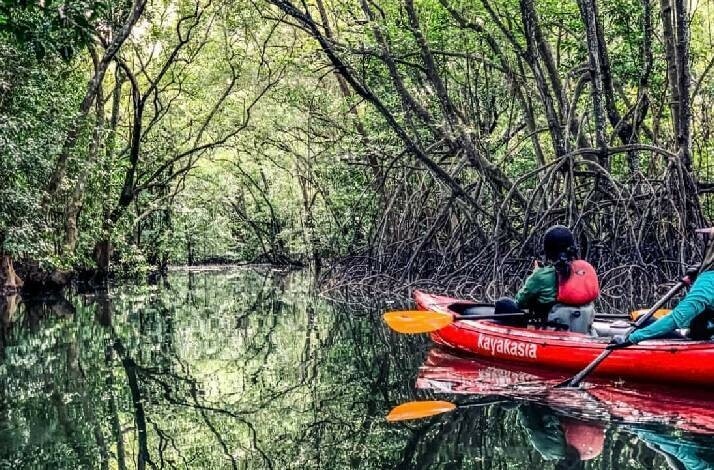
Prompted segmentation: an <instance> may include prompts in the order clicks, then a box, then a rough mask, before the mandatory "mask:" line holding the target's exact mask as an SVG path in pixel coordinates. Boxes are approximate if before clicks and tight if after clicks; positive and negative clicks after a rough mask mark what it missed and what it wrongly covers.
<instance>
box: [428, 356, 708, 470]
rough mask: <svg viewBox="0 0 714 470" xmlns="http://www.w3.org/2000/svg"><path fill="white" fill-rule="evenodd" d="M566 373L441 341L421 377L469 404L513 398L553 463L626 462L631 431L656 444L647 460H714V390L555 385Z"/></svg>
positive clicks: (663, 463) (640, 455) (673, 463)
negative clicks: (456, 350)
mask: <svg viewBox="0 0 714 470" xmlns="http://www.w3.org/2000/svg"><path fill="white" fill-rule="evenodd" d="M561 380H562V375H559V374H553V373H549V372H545V371H541V370H537V369H528V368H525V369H524V368H522V367H521V368H520V369H517V368H512V367H509V366H506V365H503V364H498V363H491V362H488V361H483V360H474V359H466V358H462V357H458V356H455V355H452V354H450V353H448V352H446V351H444V350H441V349H438V348H434V349H432V350H431V351H429V353H428V355H427V358H426V361H425V364H424V365H423V366H422V367H421V369H420V371H419V376H418V378H417V382H416V385H417V388H419V389H422V390H429V391H431V392H436V393H438V394H439V396H442V397H443V394H451V395H456V396H457V397H456V400H459V401H463V400H460V399H459V397H458V396H459V395H469V399H468V401H466V402H464V404H462V405H461V406H458V407H457V409H458V408H461V409H463V410H468V409H470V408H471V406H470V405H469V403H472V402H474V401H475V402H476V403H479V402H481V401H483V400H484V399H486V398H488V397H500V398H501V399H504V398H507V399H510V400H511V402H510V403H509V404H507V405H504V404H501V405H497V406H500V408H501V411H503V410H507V411H506V413H511V414H512V413H515V414H516V416H517V421H518V424H519V425H520V427H521V429H522V431H523V432H525V434H526V435H527V437H528V440H529V441H530V443H531V444H532V446H533V448H534V449H535V450H536V451H537V452H538V453H539V455H540V456H541V457H542V458H543V459H545V460H552V461H555V462H556V464H555V467H554V468H582V467H583V465H584V462H585V461H589V460H591V459H595V458H596V457H600V460H601V462H600V463H599V464H598V468H627V467H625V466H623V463H624V462H623V461H622V459H621V458H616V459H615V460H613V457H614V456H615V453H617V452H623V451H626V450H627V449H626V447H625V446H624V445H623V442H622V440H623V439H628V438H629V439H630V440H632V439H631V438H636V439H637V441H638V442H639V443H640V444H643V445H644V446H646V449H648V450H650V451H652V452H653V453H652V452H650V453H649V454H650V455H647V454H648V452H642V450H643V449H639V450H640V451H639V452H636V453H635V455H636V457H637V459H638V460H640V461H641V463H643V464H646V465H645V467H644V468H660V467H661V468H674V469H679V468H685V469H692V470H703V469H711V468H714V448H713V447H712V445H713V444H714V400H712V398H711V397H710V396H709V394H704V393H696V392H693V391H691V390H678V389H671V388H669V389H668V388H665V387H661V386H653V385H639V386H637V387H633V386H631V385H630V386H628V387H627V388H624V387H622V386H621V385H619V384H616V383H613V382H611V381H610V382H608V381H596V382H595V383H594V384H592V385H589V386H588V387H587V388H586V389H582V390H578V389H561V388H554V385H556V384H557V383H559V382H560V381H561ZM492 412H493V410H484V411H482V413H492ZM452 419H460V418H452ZM630 447H631V448H632V446H631V445H630ZM630 450H631V449H630ZM603 453H604V454H605V455H601V454H603ZM658 464H660V467H658V466H657V465H658ZM638 467H639V466H637V465H633V468H638ZM639 468H643V467H639Z"/></svg>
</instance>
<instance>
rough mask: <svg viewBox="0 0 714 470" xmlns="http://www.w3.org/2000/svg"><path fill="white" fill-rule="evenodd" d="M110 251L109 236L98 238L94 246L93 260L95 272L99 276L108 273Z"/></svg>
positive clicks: (111, 249) (111, 248) (104, 275)
mask: <svg viewBox="0 0 714 470" xmlns="http://www.w3.org/2000/svg"><path fill="white" fill-rule="evenodd" d="M112 251H113V247H112V242H111V240H109V238H105V239H103V240H99V241H98V242H97V244H96V245H95V246H94V262H95V263H96V265H97V274H98V276H99V277H106V276H107V275H108V274H109V267H110V264H111V258H112Z"/></svg>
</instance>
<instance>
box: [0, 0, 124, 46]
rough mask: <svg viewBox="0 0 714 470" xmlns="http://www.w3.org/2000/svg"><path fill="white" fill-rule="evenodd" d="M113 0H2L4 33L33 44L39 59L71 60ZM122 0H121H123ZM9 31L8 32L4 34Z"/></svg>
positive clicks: (1, 29) (0, 17)
mask: <svg viewBox="0 0 714 470" xmlns="http://www.w3.org/2000/svg"><path fill="white" fill-rule="evenodd" d="M113 3H115V2H114V1H111V0H44V1H34V0H20V1H18V0H2V1H0V34H2V35H5V34H7V35H10V36H11V37H13V38H14V40H15V41H17V43H19V44H22V45H26V46H29V47H30V48H31V49H32V50H33V51H34V52H35V54H36V56H37V58H38V59H44V58H45V57H46V56H47V55H48V54H51V55H58V56H60V57H62V58H63V59H64V60H70V59H71V58H72V57H74V56H75V55H76V54H77V52H79V51H80V50H81V49H82V48H83V47H85V46H86V45H87V44H88V43H89V42H90V41H91V36H92V33H93V32H94V25H95V24H96V23H97V22H98V21H99V20H100V19H101V18H102V17H103V15H104V14H105V13H106V12H107V11H108V9H109V8H110V7H111V5H112V4H113ZM119 3H121V2H119ZM4 33H5V34H4Z"/></svg>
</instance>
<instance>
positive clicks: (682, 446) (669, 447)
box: [634, 430, 714, 470]
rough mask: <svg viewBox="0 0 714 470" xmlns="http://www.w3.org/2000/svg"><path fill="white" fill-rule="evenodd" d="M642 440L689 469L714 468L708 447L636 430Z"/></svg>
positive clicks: (704, 469) (674, 437) (705, 469)
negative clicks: (709, 457) (708, 457)
mask: <svg viewBox="0 0 714 470" xmlns="http://www.w3.org/2000/svg"><path fill="white" fill-rule="evenodd" d="M634 432H635V434H636V435H637V437H639V438H640V439H641V440H642V441H644V442H646V443H648V444H651V445H654V446H655V447H657V448H658V449H659V450H660V451H662V452H664V453H666V454H667V455H669V456H671V457H674V458H675V459H677V460H678V461H679V463H681V464H682V466H683V467H684V468H686V469H687V470H708V469H711V468H713V467H712V465H713V464H714V462H712V460H711V459H707V458H706V456H708V454H709V452H708V450H709V449H708V448H706V447H704V446H701V445H699V444H697V443H696V442H694V441H690V440H687V439H684V438H681V437H676V436H670V435H666V434H664V433H662V434H660V433H658V432H654V431H649V430H634Z"/></svg>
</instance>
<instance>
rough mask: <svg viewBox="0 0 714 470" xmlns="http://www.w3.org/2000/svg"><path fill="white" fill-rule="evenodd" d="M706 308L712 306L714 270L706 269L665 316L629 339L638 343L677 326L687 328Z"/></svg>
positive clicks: (713, 306)
mask: <svg viewBox="0 0 714 470" xmlns="http://www.w3.org/2000/svg"><path fill="white" fill-rule="evenodd" d="M708 308H714V271H706V272H703V273H701V274H700V275H699V276H697V280H696V281H694V284H693V285H692V288H691V289H690V290H689V293H688V294H687V295H686V296H685V297H684V298H683V299H682V301H681V302H679V303H678V304H677V306H676V307H675V308H674V310H672V313H670V314H669V315H667V316H666V317H663V318H660V319H659V320H657V321H656V322H654V323H652V324H651V325H649V326H648V327H646V328H642V329H641V330H637V331H635V332H634V333H632V334H631V335H630V338H629V339H630V341H632V342H633V343H639V342H640V341H644V340H646V339H651V338H658V337H660V336H664V335H666V334H667V333H670V332H672V331H674V330H676V329H677V328H687V327H688V326H689V324H690V323H691V322H692V320H694V318H695V317H696V316H697V315H699V314H700V313H702V312H704V311H705V310H707V309H708Z"/></svg>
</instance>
